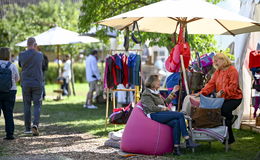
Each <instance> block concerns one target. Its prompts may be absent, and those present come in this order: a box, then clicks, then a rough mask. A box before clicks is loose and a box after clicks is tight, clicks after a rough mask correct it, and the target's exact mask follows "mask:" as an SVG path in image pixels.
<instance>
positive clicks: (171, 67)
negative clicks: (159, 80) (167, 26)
mask: <svg viewBox="0 0 260 160" xmlns="http://www.w3.org/2000/svg"><path fill="white" fill-rule="evenodd" d="M180 55H182V56H183V61H184V66H185V68H188V66H189V61H190V46H189V43H187V42H185V40H184V38H183V29H182V28H181V29H180V33H179V37H178V43H177V45H175V46H174V48H173V49H172V50H171V52H170V56H169V57H168V58H167V60H166V61H165V68H166V70H167V71H169V72H179V71H180Z"/></svg>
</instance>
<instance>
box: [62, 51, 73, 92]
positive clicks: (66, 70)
mask: <svg viewBox="0 0 260 160" xmlns="http://www.w3.org/2000/svg"><path fill="white" fill-rule="evenodd" d="M62 77H63V78H64V83H63V85H62V89H63V93H62V95H63V96H69V95H70V90H69V83H70V80H71V60H70V56H69V55H66V56H65V62H64V66H63V72H62Z"/></svg>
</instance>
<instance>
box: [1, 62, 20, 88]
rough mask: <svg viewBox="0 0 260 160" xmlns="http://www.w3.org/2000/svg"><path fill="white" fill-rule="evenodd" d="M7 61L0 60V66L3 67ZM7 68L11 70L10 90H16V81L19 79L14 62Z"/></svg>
mask: <svg viewBox="0 0 260 160" xmlns="http://www.w3.org/2000/svg"><path fill="white" fill-rule="evenodd" d="M8 62H9V61H4V60H0V65H1V67H5V66H6V65H7V63H8ZM9 68H10V69H11V71H12V88H11V89H10V90H17V87H16V82H18V81H19V80H20V76H19V71H18V69H17V67H16V65H15V64H13V63H12V64H11V65H10V66H9Z"/></svg>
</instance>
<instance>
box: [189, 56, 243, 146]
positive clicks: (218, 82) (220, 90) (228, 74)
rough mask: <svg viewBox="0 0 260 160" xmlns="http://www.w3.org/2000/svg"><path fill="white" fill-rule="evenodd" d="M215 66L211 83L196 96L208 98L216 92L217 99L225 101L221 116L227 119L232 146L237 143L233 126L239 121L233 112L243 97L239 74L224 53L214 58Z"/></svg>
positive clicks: (229, 141)
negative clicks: (220, 98) (201, 95)
mask: <svg viewBox="0 0 260 160" xmlns="http://www.w3.org/2000/svg"><path fill="white" fill-rule="evenodd" d="M213 66H214V67H215V68H216V71H215V72H214V73H213V75H212V77H211V79H210V81H209V82H208V83H207V84H206V85H205V87H204V88H202V89H201V91H200V92H199V93H197V94H194V95H195V96H199V94H203V95H204V96H206V95H208V94H210V93H212V92H213V91H216V93H217V94H216V97H222V98H224V99H225V101H224V103H223V105H222V107H221V114H222V116H224V117H225V118H226V125H227V127H228V133H229V140H228V143H229V144H232V143H234V142H235V138H234V135H233V131H232V124H233V123H234V122H235V121H236V119H237V115H232V111H234V110H235V109H236V108H237V107H238V106H239V105H240V103H241V101H242V97H243V95H242V91H241V89H240V88H239V77H238V72H237V70H236V68H235V67H234V66H233V65H232V63H231V61H230V60H229V58H228V57H227V56H226V55H224V54H223V53H218V54H216V55H215V56H214V57H213Z"/></svg>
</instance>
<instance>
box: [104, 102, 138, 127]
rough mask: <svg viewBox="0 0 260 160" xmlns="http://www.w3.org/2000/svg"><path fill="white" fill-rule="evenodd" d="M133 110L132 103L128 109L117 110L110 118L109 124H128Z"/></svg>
mask: <svg viewBox="0 0 260 160" xmlns="http://www.w3.org/2000/svg"><path fill="white" fill-rule="evenodd" d="M132 110H133V107H132V102H131V103H130V104H129V105H128V106H126V107H122V108H115V109H114V110H113V113H112V114H111V115H110V116H109V122H110V123H111V124H126V123H127V120H128V118H129V116H130V114H131V112H132Z"/></svg>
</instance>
